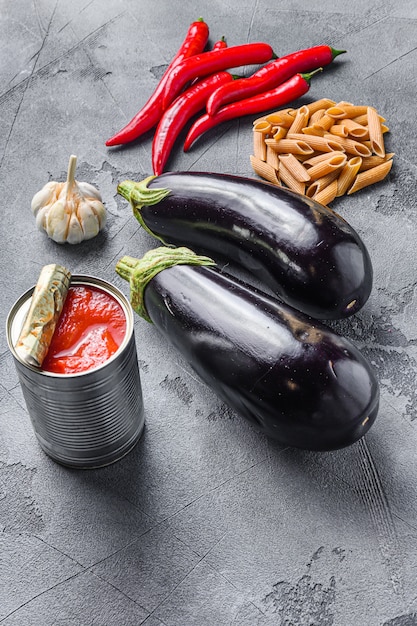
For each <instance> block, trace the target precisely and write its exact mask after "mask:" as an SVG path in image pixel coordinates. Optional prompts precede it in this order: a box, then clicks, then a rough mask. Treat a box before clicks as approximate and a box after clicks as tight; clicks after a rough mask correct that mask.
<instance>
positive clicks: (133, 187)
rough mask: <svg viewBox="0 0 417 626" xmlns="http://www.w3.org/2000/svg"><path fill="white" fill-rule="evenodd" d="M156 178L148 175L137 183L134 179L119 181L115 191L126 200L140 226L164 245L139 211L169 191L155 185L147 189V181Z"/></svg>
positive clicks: (169, 191)
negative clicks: (153, 187)
mask: <svg viewBox="0 0 417 626" xmlns="http://www.w3.org/2000/svg"><path fill="white" fill-rule="evenodd" d="M154 178H156V176H148V177H147V178H144V179H143V180H141V181H140V182H139V183H136V182H135V181H134V180H124V181H123V182H121V183H119V184H118V186H117V193H118V194H119V195H121V196H122V197H123V198H124V199H125V200H127V201H128V202H129V203H130V205H131V207H132V210H133V215H134V216H135V218H136V219H137V221H138V222H139V224H140V225H141V226H142V228H143V229H144V230H145V231H146V232H147V233H148V234H149V235H151V236H152V237H155V238H156V239H158V240H159V241H160V242H161V243H162V244H163V245H164V246H167V245H168V244H167V243H166V242H165V241H164V240H163V239H162V237H159V236H158V235H156V234H155V233H154V232H152V230H151V229H150V228H148V226H147V225H146V224H145V222H144V220H143V218H142V214H141V212H140V210H141V208H142V207H143V206H153V205H155V204H158V203H159V202H161V201H162V200H163V199H164V198H166V196H167V195H168V194H169V193H171V190H170V189H166V188H163V187H156V188H155V189H148V183H149V182H150V181H151V180H153V179H154Z"/></svg>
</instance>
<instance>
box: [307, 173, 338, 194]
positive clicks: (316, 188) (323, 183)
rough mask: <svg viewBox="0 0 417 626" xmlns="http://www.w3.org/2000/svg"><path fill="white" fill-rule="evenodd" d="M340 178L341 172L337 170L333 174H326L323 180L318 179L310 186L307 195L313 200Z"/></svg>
mask: <svg viewBox="0 0 417 626" xmlns="http://www.w3.org/2000/svg"><path fill="white" fill-rule="evenodd" d="M338 176H339V172H338V171H337V170H335V171H333V172H330V173H329V174H326V176H323V177H322V178H318V179H317V180H315V181H314V182H312V183H311V184H310V185H308V187H307V189H306V195H307V196H308V197H309V198H313V197H314V196H315V195H316V194H317V193H319V192H320V191H323V189H324V188H325V187H327V186H328V185H330V183H332V182H333V181H334V180H336V179H337V177H338Z"/></svg>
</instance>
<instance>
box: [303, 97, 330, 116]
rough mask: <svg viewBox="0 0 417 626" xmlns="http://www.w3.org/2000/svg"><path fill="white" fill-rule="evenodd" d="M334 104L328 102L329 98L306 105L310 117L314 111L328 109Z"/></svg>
mask: <svg viewBox="0 0 417 626" xmlns="http://www.w3.org/2000/svg"><path fill="white" fill-rule="evenodd" d="M335 104H336V102H335V101H334V100H330V99H329V98H321V99H320V100H316V101H315V102H311V103H310V104H306V107H307V108H308V110H309V112H310V115H313V114H314V113H315V112H316V111H319V110H320V109H328V108H330V107H332V106H334V105H335Z"/></svg>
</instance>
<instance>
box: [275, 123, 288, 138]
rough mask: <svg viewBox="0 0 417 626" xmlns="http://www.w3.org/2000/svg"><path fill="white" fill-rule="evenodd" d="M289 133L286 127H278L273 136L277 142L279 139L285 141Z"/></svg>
mask: <svg viewBox="0 0 417 626" xmlns="http://www.w3.org/2000/svg"><path fill="white" fill-rule="evenodd" d="M287 132H288V129H287V128H285V127H284V126H276V127H275V129H274V133H273V135H272V136H273V138H274V139H275V141H278V140H279V139H284V137H286V136H287Z"/></svg>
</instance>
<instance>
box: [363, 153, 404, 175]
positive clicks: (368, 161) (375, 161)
mask: <svg viewBox="0 0 417 626" xmlns="http://www.w3.org/2000/svg"><path fill="white" fill-rule="evenodd" d="M394 155H395V153H394V152H388V153H387V154H386V155H385V156H384V157H379V156H377V155H376V154H373V155H372V156H370V157H365V158H364V159H362V163H361V166H360V168H359V171H360V172H364V171H365V170H370V169H371V168H372V167H376V166H377V165H381V163H385V161H389V160H390V159H392V157H393V156H394Z"/></svg>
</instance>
